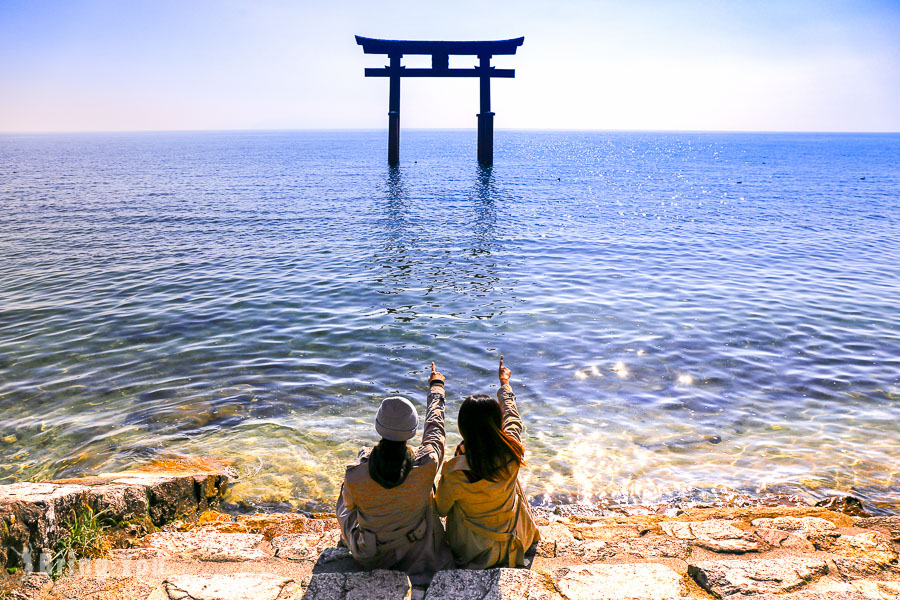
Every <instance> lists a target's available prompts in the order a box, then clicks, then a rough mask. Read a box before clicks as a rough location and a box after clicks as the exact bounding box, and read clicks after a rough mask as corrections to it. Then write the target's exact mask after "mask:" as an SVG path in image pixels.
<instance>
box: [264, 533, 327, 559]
mask: <svg viewBox="0 0 900 600" xmlns="http://www.w3.org/2000/svg"><path fill="white" fill-rule="evenodd" d="M339 537H340V536H339V534H338V532H337V531H332V532H329V533H327V534H319V533H289V534H287V535H280V536H278V537H276V538H274V539H273V540H272V548H273V549H274V550H275V556H277V557H278V558H283V559H285V560H294V561H312V562H315V561H316V560H318V558H319V555H320V554H321V553H322V552H323V551H324V550H325V549H327V548H334V547H336V546H337V542H338V539H339Z"/></svg>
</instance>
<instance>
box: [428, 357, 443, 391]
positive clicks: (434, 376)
mask: <svg viewBox="0 0 900 600" xmlns="http://www.w3.org/2000/svg"><path fill="white" fill-rule="evenodd" d="M435 381H440V382H441V383H444V376H443V375H441V374H440V373H439V372H437V371H436V370H435V369H434V361H431V375H429V376H428V385H432V384H433V383H434V382H435Z"/></svg>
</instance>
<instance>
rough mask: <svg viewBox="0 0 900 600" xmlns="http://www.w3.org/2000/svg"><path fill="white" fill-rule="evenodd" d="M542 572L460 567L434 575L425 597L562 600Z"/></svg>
mask: <svg viewBox="0 0 900 600" xmlns="http://www.w3.org/2000/svg"><path fill="white" fill-rule="evenodd" d="M559 598H560V597H559V594H558V593H557V592H556V590H555V589H553V586H552V585H551V584H549V583H548V582H547V581H545V580H544V578H542V577H541V576H540V575H538V574H536V573H534V572H533V571H529V570H527V569H488V570H486V571H471V570H466V569H459V570H455V571H441V572H439V573H437V574H436V575H435V576H434V579H433V580H432V582H431V585H430V586H429V587H428V593H427V594H426V596H425V600H558V599H559Z"/></svg>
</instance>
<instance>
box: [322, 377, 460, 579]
mask: <svg viewBox="0 0 900 600" xmlns="http://www.w3.org/2000/svg"><path fill="white" fill-rule="evenodd" d="M428 386H429V388H430V391H429V393H428V409H427V412H426V416H425V433H424V435H423V436H422V444H421V445H420V446H419V447H418V448H417V449H416V450H415V451H413V450H412V449H411V448H409V447H408V446H407V444H406V442H407V440H409V439H411V438H413V437H414V436H415V435H416V430H417V428H418V424H419V418H418V415H417V414H416V409H415V407H414V406H413V405H412V403H411V402H410V401H409V400H407V399H406V398H403V397H400V396H391V397H390V398H385V399H384V400H383V401H382V403H381V407H380V408H379V409H378V414H377V415H376V417H375V431H377V432H378V434H379V435H381V441H380V442H378V445H376V446H375V447H374V448H364V449H362V450H361V451H360V453H359V457H358V462H357V463H356V464H354V465H350V466H348V467H347V471H346V473H345V475H344V485H343V487H342V488H341V495H340V497H339V498H338V501H337V516H338V520H339V521H340V523H341V537H342V539H343V540H344V543H345V544H346V545H347V548H349V550H350V554H351V555H352V556H353V558H355V559H356V560H357V562H359V563H360V564H361V565H362V566H363V567H365V568H367V569H398V570H403V571H406V573H407V574H408V575H409V578H410V581H411V582H412V583H413V584H414V585H426V584H428V583H429V582H430V581H431V578H432V577H433V576H434V574H435V573H436V572H437V571H440V570H442V569H452V568H453V555H452V554H451V553H450V549H449V548H448V547H447V542H446V539H445V537H444V528H443V526H442V525H441V520H440V519H439V518H438V516H437V513H436V511H435V507H434V480H435V477H436V476H437V472H438V467H439V465H440V464H441V463H442V462H443V460H444V439H445V433H444V376H443V375H441V374H440V373H438V372H437V371H435V369H434V363H433V362H432V363H431V375H430V376H429V378H428Z"/></svg>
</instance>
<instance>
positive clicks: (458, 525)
mask: <svg viewBox="0 0 900 600" xmlns="http://www.w3.org/2000/svg"><path fill="white" fill-rule="evenodd" d="M497 399H498V400H499V401H500V407H501V410H502V413H503V430H504V431H506V432H507V433H509V434H510V435H511V436H513V437H515V438H516V439H518V440H519V441H520V442H521V441H522V432H523V430H524V427H523V425H522V419H521V418H520V417H519V411H518V409H517V408H516V395H515V394H514V393H513V391H512V387H511V386H510V385H509V384H506V385H504V386H501V388H500V390H499V391H498V392H497ZM468 469H469V465H468V463H467V462H466V457H465V455H462V456H457V457H454V458H453V459H451V460H449V461H447V462H446V463H445V464H444V468H443V470H442V471H441V481H440V483H439V484H438V491H437V496H436V497H435V503H436V505H437V510H438V513H439V514H440V515H442V516H443V515H446V516H447V541H448V542H450V548H451V549H452V550H453V556H454V558H455V559H456V564H457V566H459V567H460V568H468V569H489V568H491V567H517V566H519V567H520V566H523V565H524V564H525V562H524V559H525V552H526V551H527V550H528V548H529V547H530V546H531V545H532V544H533V543H534V542H536V541H538V540H539V539H540V533H539V532H538V529H537V527H536V526H535V524H534V518H533V517H532V515H531V510H530V509H529V507H528V502H527V501H526V500H525V495H524V494H523V493H522V488H521V486H520V485H519V480H518V474H519V466H518V465H517V464H515V463H513V464H512V465H511V467H510V471H509V476H508V477H506V478H505V479H502V480H500V481H488V480H486V479H482V480H480V481H476V482H475V483H470V482H469V480H468V478H467V477H466V474H465V471H467V470H468Z"/></svg>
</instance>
